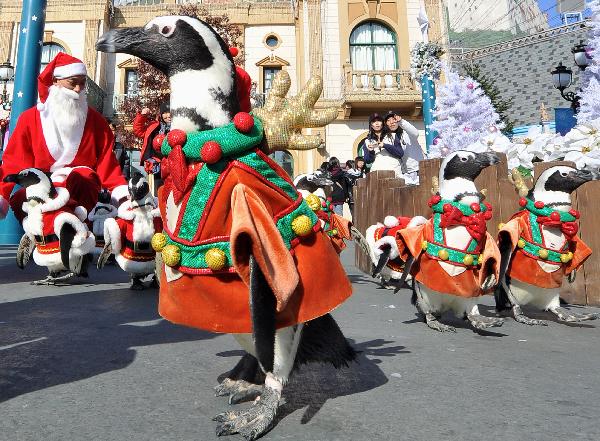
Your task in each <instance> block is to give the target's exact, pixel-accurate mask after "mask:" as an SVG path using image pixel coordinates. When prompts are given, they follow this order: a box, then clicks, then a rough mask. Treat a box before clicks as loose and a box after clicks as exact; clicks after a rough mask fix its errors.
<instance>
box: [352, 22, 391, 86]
mask: <svg viewBox="0 0 600 441" xmlns="http://www.w3.org/2000/svg"><path fill="white" fill-rule="evenodd" d="M397 54H398V50H397V47H396V34H395V33H394V31H392V30H391V29H390V28H388V27H387V26H385V25H383V24H381V23H378V22H374V21H367V22H363V23H361V24H359V25H358V26H356V27H355V28H354V30H353V31H352V33H351V34H350V61H351V63H352V68H353V70H363V71H373V70H375V71H388V70H394V69H398V55H397ZM388 77H389V78H388ZM361 80H362V82H363V85H364V86H366V84H365V82H366V80H367V75H362V77H361ZM375 82H376V83H377V84H375V86H377V87H379V86H380V84H379V83H380V82H381V77H380V76H375ZM389 82H391V76H386V85H387V86H389V84H387V83H389ZM370 86H373V85H370Z"/></svg>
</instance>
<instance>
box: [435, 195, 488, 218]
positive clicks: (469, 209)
mask: <svg viewBox="0 0 600 441" xmlns="http://www.w3.org/2000/svg"><path fill="white" fill-rule="evenodd" d="M447 204H448V205H452V206H453V207H456V208H458V209H459V210H460V212H461V213H462V214H463V216H473V215H474V214H476V213H480V212H481V213H485V212H486V211H489V210H491V209H492V206H491V205H490V204H489V203H485V202H480V203H475V202H474V203H472V204H470V205H467V204H463V203H462V202H456V201H451V200H450V199H442V198H441V196H440V195H439V194H436V195H433V196H432V197H431V199H429V202H428V205H429V206H430V207H431V209H432V210H433V212H434V213H444V206H445V205H447Z"/></svg>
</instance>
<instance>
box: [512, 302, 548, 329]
mask: <svg viewBox="0 0 600 441" xmlns="http://www.w3.org/2000/svg"><path fill="white" fill-rule="evenodd" d="M512 311H513V316H514V318H515V321H516V322H518V323H523V324H524V325H528V326H548V323H546V322H545V321H544V320H536V319H532V318H529V317H527V316H526V315H525V314H523V311H521V308H520V307H519V306H518V305H515V306H513V308H512Z"/></svg>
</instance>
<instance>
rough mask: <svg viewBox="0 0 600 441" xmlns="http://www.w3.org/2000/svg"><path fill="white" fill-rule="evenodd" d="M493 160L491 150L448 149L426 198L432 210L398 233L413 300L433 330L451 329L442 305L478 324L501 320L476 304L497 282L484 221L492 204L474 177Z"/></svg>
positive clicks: (495, 257) (493, 246) (496, 254)
mask: <svg viewBox="0 0 600 441" xmlns="http://www.w3.org/2000/svg"><path fill="white" fill-rule="evenodd" d="M497 162H498V157H497V156H496V155H494V154H493V153H473V152H468V151H461V150H459V151H456V152H452V153H450V154H449V155H448V156H447V157H446V158H445V159H444V161H443V162H442V165H441V167H440V173H439V192H438V194H436V195H434V196H432V198H431V199H430V200H429V206H430V207H431V209H432V211H433V216H432V217H431V218H430V219H429V221H428V222H427V223H425V224H423V225H420V226H418V227H415V228H406V229H403V230H400V231H398V232H397V234H396V237H397V239H398V240H397V244H398V250H399V254H400V256H403V259H402V260H404V261H405V262H406V265H405V272H406V273H407V274H410V275H412V276H413V279H414V281H415V284H414V288H413V289H414V293H413V302H416V305H417V308H418V309H419V311H420V312H421V313H422V314H423V315H424V316H425V317H424V318H425V322H426V323H427V325H428V326H429V327H430V328H432V329H434V330H436V331H442V332H443V331H455V330H454V328H453V327H451V326H448V325H445V324H443V323H440V322H439V321H438V318H439V317H440V316H441V314H442V313H444V312H445V311H453V312H454V313H455V314H456V315H457V316H459V317H466V318H467V319H468V320H469V322H470V323H471V325H472V326H473V327H474V328H477V329H486V328H490V327H495V326H501V325H502V324H503V319H501V318H497V317H485V316H483V315H481V314H480V313H479V308H478V305H477V300H478V299H479V297H481V296H482V295H483V294H484V293H485V292H486V291H487V290H489V289H491V288H493V287H494V285H495V284H496V280H497V278H498V265H499V261H500V255H499V251H498V247H497V246H496V241H495V240H494V239H493V238H492V237H491V236H490V234H489V233H488V232H487V227H486V222H487V221H488V220H489V219H491V217H492V211H491V210H492V207H491V205H490V204H488V203H487V202H482V200H483V195H482V194H481V193H480V192H479V191H478V190H477V188H476V187H475V182H474V181H475V178H476V177H477V176H479V174H480V173H481V171H482V170H483V169H484V168H486V167H488V166H490V165H492V164H496V163H497ZM405 254H406V255H405Z"/></svg>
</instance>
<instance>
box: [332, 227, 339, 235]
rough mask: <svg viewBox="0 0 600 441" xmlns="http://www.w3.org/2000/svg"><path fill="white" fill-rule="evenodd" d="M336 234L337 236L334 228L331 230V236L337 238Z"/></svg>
mask: <svg viewBox="0 0 600 441" xmlns="http://www.w3.org/2000/svg"><path fill="white" fill-rule="evenodd" d="M337 234H338V230H337V228H334V229H333V230H331V235H332V236H337Z"/></svg>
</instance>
